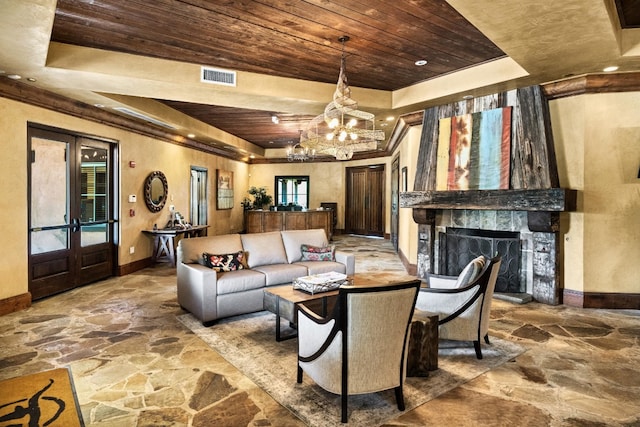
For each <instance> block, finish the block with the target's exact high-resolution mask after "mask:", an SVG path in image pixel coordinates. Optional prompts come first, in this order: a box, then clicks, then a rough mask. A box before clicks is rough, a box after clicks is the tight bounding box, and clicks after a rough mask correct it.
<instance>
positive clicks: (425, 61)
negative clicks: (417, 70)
mask: <svg viewBox="0 0 640 427" xmlns="http://www.w3.org/2000/svg"><path fill="white" fill-rule="evenodd" d="M415 64H416V65H417V66H418V67H422V66H424V65H427V60H426V59H418V60H417V61H416V62H415Z"/></svg>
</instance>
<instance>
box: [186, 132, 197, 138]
mask: <svg viewBox="0 0 640 427" xmlns="http://www.w3.org/2000/svg"><path fill="white" fill-rule="evenodd" d="M187 136H188V137H189V138H195V137H196V134H195V133H190V134H188V135H187Z"/></svg>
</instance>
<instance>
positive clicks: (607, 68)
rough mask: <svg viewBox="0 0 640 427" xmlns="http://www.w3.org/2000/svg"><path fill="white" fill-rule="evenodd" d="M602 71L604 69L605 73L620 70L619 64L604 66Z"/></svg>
mask: <svg viewBox="0 0 640 427" xmlns="http://www.w3.org/2000/svg"><path fill="white" fill-rule="evenodd" d="M602 71H604V72H605V73H610V72H612V71H618V66H617V65H611V66H610V67H606V68H604V69H603V70H602Z"/></svg>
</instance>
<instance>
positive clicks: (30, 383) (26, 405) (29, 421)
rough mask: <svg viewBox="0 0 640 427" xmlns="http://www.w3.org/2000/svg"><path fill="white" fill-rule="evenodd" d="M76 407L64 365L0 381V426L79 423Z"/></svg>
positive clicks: (70, 425) (68, 426) (52, 426)
mask: <svg viewBox="0 0 640 427" xmlns="http://www.w3.org/2000/svg"><path fill="white" fill-rule="evenodd" d="M79 408H80V406H78V401H77V398H76V393H75V389H74V387H73V381H72V378H71V372H70V371H69V370H68V369H64V368H59V369H53V370H50V371H44V372H39V373H37V374H31V375H24V376H21V377H16V378H10V379H7V380H4V381H0V426H48V427H56V426H58V427H76V426H78V427H82V426H84V422H83V421H82V414H81V412H80V411H79Z"/></svg>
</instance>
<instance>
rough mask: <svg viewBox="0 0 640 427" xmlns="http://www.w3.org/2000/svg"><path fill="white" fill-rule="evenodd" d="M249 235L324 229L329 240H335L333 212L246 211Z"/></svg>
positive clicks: (246, 225) (246, 227) (246, 224)
mask: <svg viewBox="0 0 640 427" xmlns="http://www.w3.org/2000/svg"><path fill="white" fill-rule="evenodd" d="M244 215H245V217H244V219H245V230H246V232H247V233H265V232H268V231H282V230H310V229H314V228H322V229H324V231H325V234H326V235H327V239H329V240H331V239H332V238H333V211H331V210H328V209H327V210H325V209H323V210H307V211H245V214H244Z"/></svg>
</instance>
